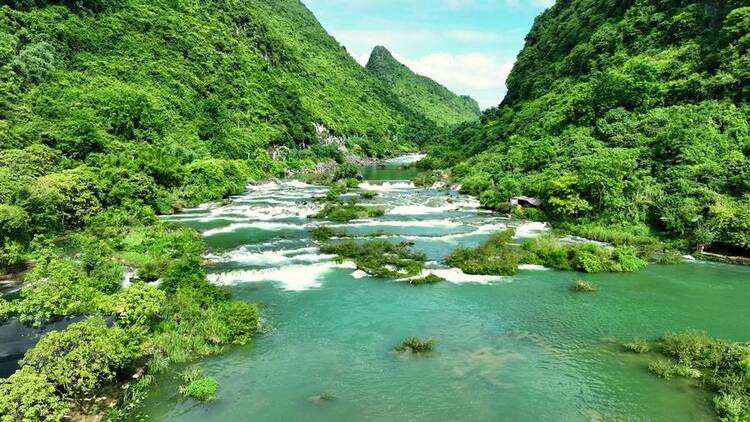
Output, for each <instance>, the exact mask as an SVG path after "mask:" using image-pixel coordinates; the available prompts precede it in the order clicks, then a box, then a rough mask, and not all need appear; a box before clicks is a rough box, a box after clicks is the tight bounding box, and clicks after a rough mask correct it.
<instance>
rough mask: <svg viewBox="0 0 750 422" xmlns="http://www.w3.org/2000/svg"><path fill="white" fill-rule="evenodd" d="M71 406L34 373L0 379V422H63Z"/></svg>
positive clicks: (27, 371) (53, 387)
mask: <svg viewBox="0 0 750 422" xmlns="http://www.w3.org/2000/svg"><path fill="white" fill-rule="evenodd" d="M67 413H68V404H67V403H66V402H65V400H63V399H61V398H60V397H59V396H58V395H57V392H56V391H55V386H54V385H53V384H52V383H50V382H49V381H47V379H46V378H45V377H44V376H42V375H40V374H38V373H36V372H35V371H33V370H31V369H28V368H24V369H21V370H18V371H16V372H15V373H14V374H13V375H11V376H10V377H9V378H0V421H1V422H35V421H49V422H57V421H61V420H62V419H63V417H64V416H65V415H66V414H67Z"/></svg>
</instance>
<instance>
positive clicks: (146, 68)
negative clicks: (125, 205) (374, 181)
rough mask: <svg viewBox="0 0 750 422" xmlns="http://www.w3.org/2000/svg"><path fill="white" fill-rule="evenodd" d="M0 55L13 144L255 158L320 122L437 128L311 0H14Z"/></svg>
mask: <svg viewBox="0 0 750 422" xmlns="http://www.w3.org/2000/svg"><path fill="white" fill-rule="evenodd" d="M0 63H1V64H0V86H2V87H3V89H2V94H1V95H2V98H1V99H0V145H2V146H3V147H5V148H7V147H24V146H26V145H30V144H34V143H45V144H47V145H48V146H50V147H53V148H55V149H59V150H61V151H63V153H64V154H65V155H66V156H71V157H74V158H85V157H86V156H88V155H89V154H91V153H99V152H105V151H108V150H109V149H111V148H116V145H123V144H125V145H127V144H130V143H132V142H135V143H148V144H150V145H154V146H158V147H170V146H177V145H179V146H180V148H182V149H187V150H190V151H192V153H193V154H194V155H195V154H198V155H207V154H208V155H215V156H221V157H226V158H246V157H247V153H248V152H251V153H252V152H253V151H255V150H257V149H263V148H265V147H267V146H268V145H271V144H273V145H286V146H290V147H294V146H300V145H309V143H310V142H309V141H311V140H313V139H314V138H315V130H314V128H313V124H314V123H319V124H323V125H325V126H326V127H327V128H329V129H330V130H332V131H333V132H334V133H336V134H347V135H360V136H369V137H371V138H374V139H386V138H398V139H402V140H403V139H410V140H419V139H420V134H419V131H420V130H421V129H423V128H425V127H427V126H429V124H428V122H427V123H426V122H425V119H424V118H423V117H421V116H419V115H417V114H416V113H414V112H412V111H411V110H409V109H408V108H407V107H405V106H404V105H403V104H402V103H401V102H400V101H399V100H398V98H396V97H395V95H393V94H392V93H390V92H389V91H388V90H387V89H385V88H384V87H383V85H382V84H381V83H380V82H379V81H378V80H377V79H376V78H374V77H373V76H371V75H370V74H369V73H368V72H367V71H366V70H364V69H362V67H361V66H359V65H358V64H357V63H356V61H355V60H354V59H353V58H352V57H351V56H350V55H349V54H348V53H347V51H346V50H345V48H344V47H342V46H341V45H339V43H338V42H336V40H335V39H334V38H333V37H331V36H330V35H329V34H328V33H327V32H326V31H325V30H324V29H323V28H322V26H321V25H320V24H319V22H318V21H317V20H316V18H315V16H314V15H313V14H312V13H311V12H310V11H309V10H308V9H307V8H306V7H305V6H304V5H303V4H302V3H301V2H300V1H299V0H252V1H239V0H208V1H196V0H149V1H145V0H118V1H109V0H82V1H76V2H67V1H56V0H49V1H48V0H31V1H21V0H9V1H4V2H2V6H0ZM70 105H75V106H73V107H71V106H70ZM426 138H429V136H421V139H426Z"/></svg>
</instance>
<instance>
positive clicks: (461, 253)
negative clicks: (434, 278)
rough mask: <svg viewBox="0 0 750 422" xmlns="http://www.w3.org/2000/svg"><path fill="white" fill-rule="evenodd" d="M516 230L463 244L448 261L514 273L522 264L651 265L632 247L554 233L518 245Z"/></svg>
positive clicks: (611, 268)
mask: <svg viewBox="0 0 750 422" xmlns="http://www.w3.org/2000/svg"><path fill="white" fill-rule="evenodd" d="M514 236H515V230H513V229H508V230H503V231H501V232H497V233H494V234H493V235H492V236H490V238H489V239H487V241H485V242H484V243H482V244H481V245H479V246H478V247H476V248H465V247H460V248H457V249H455V250H454V251H453V252H451V253H450V254H449V255H448V256H447V257H446V258H445V262H446V263H447V264H448V265H450V266H451V267H456V268H459V269H461V271H463V272H464V273H466V274H481V275H500V276H509V275H514V274H515V273H516V272H517V271H518V266H519V264H532V265H543V266H545V267H547V268H553V269H556V270H562V271H580V272H584V273H605V272H634V271H639V270H642V269H643V268H645V267H646V265H647V264H648V262H647V261H645V260H644V259H641V258H640V257H639V253H638V251H637V250H636V249H635V248H633V247H630V246H617V247H606V246H601V245H597V244H594V243H590V242H582V243H577V242H576V243H574V242H565V241H562V240H561V239H560V238H558V237H555V236H554V235H552V234H548V235H544V236H540V237H538V238H535V239H531V240H527V241H525V242H523V244H521V245H520V246H519V245H514V244H513V243H512V242H513V237H514Z"/></svg>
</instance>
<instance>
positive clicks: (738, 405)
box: [713, 393, 749, 421]
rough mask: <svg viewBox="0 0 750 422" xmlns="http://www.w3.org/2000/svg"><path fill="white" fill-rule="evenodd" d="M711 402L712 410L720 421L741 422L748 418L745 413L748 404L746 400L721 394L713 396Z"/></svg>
mask: <svg viewBox="0 0 750 422" xmlns="http://www.w3.org/2000/svg"><path fill="white" fill-rule="evenodd" d="M713 402H714V409H715V410H716V413H717V414H718V415H719V417H721V418H722V420H726V421H743V420H747V417H748V416H749V415H748V413H747V409H748V403H747V399H746V398H742V397H739V396H735V395H732V394H726V393H722V394H717V395H715V396H714V399H713ZM743 418H744V419H743Z"/></svg>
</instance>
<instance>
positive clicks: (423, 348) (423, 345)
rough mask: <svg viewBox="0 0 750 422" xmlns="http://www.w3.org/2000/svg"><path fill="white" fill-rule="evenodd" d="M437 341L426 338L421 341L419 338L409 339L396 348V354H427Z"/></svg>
mask: <svg viewBox="0 0 750 422" xmlns="http://www.w3.org/2000/svg"><path fill="white" fill-rule="evenodd" d="M435 344H437V341H436V340H435V339H431V338H427V339H421V338H419V337H409V338H407V339H405V340H404V341H402V342H401V344H399V345H398V346H396V348H395V350H396V351H397V352H402V353H403V352H411V353H428V352H431V351H432V350H433V349H434V348H435Z"/></svg>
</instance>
